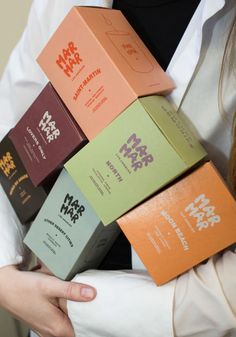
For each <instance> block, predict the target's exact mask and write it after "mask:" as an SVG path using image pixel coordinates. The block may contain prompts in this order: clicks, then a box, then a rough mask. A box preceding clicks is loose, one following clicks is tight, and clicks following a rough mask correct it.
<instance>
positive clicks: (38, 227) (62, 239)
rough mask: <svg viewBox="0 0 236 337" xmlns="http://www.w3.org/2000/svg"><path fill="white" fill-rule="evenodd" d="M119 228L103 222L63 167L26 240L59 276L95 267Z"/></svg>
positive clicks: (68, 277) (114, 224) (67, 275)
mask: <svg viewBox="0 0 236 337" xmlns="http://www.w3.org/2000/svg"><path fill="white" fill-rule="evenodd" d="M119 232H120V230H119V228H118V225H117V224H116V223H112V224H110V225H109V226H106V227H105V226H103V224H102V223H101V220H100V219H99V217H98V216H97V215H96V213H95V212H94V210H93V209H92V207H91V206H90V204H89V203H88V201H87V200H86V199H85V197H84V196H83V194H82V193H81V192H80V190H79V188H78V187H77V186H76V185H75V183H74V182H73V180H72V179H71V177H70V175H69V174H68V173H67V172H66V170H65V169H64V170H63V171H62V172H61V174H60V176H59V178H58V180H57V181H56V183H55V185H54V187H53V189H52V190H51V192H50V194H49V196H48V198H47V200H46V202H45V203H44V205H43V207H42V208H41V210H40V212H39V214H38V216H37V217H36V219H35V221H34V222H33V224H32V226H31V228H30V230H29V231H28V233H27V235H26V237H25V240H24V242H25V244H26V245H27V246H28V247H29V248H30V249H31V250H32V251H33V252H34V253H35V255H37V256H38V257H39V258H40V260H41V261H43V263H44V264H45V265H46V266H47V267H48V269H49V270H50V271H51V272H52V273H53V274H54V275H56V276H57V277H59V278H61V279H64V280H65V279H67V280H68V279H71V278H72V277H73V276H74V274H75V273H77V272H81V271H83V270H86V269H90V268H96V267H98V265H99V264H100V262H101V261H102V259H103V258H104V256H105V255H106V253H107V252H108V250H109V249H110V247H111V245H112V244H113V242H114V240H115V239H116V237H117V236H118V234H119Z"/></svg>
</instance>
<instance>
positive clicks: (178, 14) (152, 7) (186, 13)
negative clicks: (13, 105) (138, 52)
mask: <svg viewBox="0 0 236 337" xmlns="http://www.w3.org/2000/svg"><path fill="white" fill-rule="evenodd" d="M199 2H200V0H114V1H113V8H115V9H120V10H121V11H122V13H123V14H124V15H125V17H126V19H127V20H128V21H129V23H130V24H131V26H132V27H133V28H134V29H135V31H136V32H137V34H138V35H139V36H140V38H141V39H142V40H143V42H144V43H145V44H146V46H147V47H148V49H149V50H150V51H151V53H152V54H153V56H154V57H155V58H156V60H157V61H158V63H159V64H160V65H161V66H162V68H163V69H164V70H165V69H166V68H167V66H168V64H169V62H170V60H171V58H172V56H173V54H174V52H175V50H176V48H177V46H178V44H179V42H180V39H181V37H182V35H183V33H184V31H185V29H186V28H187V25H188V23H189V21H190V19H191V17H192V16H193V14H194V12H195V10H196V8H197V6H198V4H199ZM130 268H131V248H130V244H129V242H128V240H127V239H126V237H125V236H124V234H121V235H120V236H119V237H118V239H117V240H116V242H115V244H114V245H113V247H112V248H111V250H110V251H109V253H108V254H107V256H106V257H105V259H104V260H103V262H102V264H101V266H100V269H106V270H108V269H110V270H112V269H113V270H114V269H130Z"/></svg>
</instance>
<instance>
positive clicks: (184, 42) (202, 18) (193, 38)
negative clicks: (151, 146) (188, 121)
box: [167, 0, 226, 108]
mask: <svg viewBox="0 0 236 337" xmlns="http://www.w3.org/2000/svg"><path fill="white" fill-rule="evenodd" d="M225 2H226V1H225V0H214V1H212V0H202V1H201V2H200V4H199V6H198V8H197V10H196V11H195V13H194V15H193V17H192V19H191V21H190V23H189V25H188V27H187V29H186V31H185V33H184V35H183V37H182V39H181V41H180V43H179V45H178V47H177V49H176V51H175V53H174V55H173V57H172V60H171V62H170V64H169V66H168V68H167V73H168V74H169V75H170V76H171V77H172V78H173V80H174V81H175V84H176V89H175V90H174V91H173V92H172V93H171V95H169V99H170V100H171V101H172V103H174V105H175V106H176V107H177V108H178V107H179V105H180V104H181V101H182V99H183V96H184V93H185V91H186V89H187V86H188V83H189V82H190V80H191V77H192V75H193V72H194V70H195V68H196V65H197V62H198V60H199V56H200V51H201V44H202V33H203V26H204V24H205V23H206V21H207V20H208V19H210V18H211V17H212V16H213V15H215V14H216V13H217V12H219V11H220V10H221V9H222V8H223V7H224V5H225Z"/></svg>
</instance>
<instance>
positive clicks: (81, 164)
mask: <svg viewBox="0 0 236 337" xmlns="http://www.w3.org/2000/svg"><path fill="white" fill-rule="evenodd" d="M38 62H39V64H40V66H41V67H42V69H43V70H44V72H45V73H46V75H47V76H48V78H49V80H50V82H51V83H52V85H53V86H54V87H55V89H56V91H57V93H58V94H59V95H60V97H61V99H62V101H63V102H64V104H65V105H66V106H67V108H68V110H69V111H67V110H66V108H65V106H64V104H63V103H62V102H61V101H60V100H59V97H58V96H57V94H56V92H55V91H54V89H53V87H52V85H51V84H48V86H47V87H46V88H45V90H44V92H42V94H41V95H40V96H41V99H40V96H39V98H38V99H39V100H40V102H37V103H34V104H33V106H32V107H33V108H32V107H31V109H29V111H28V112H27V113H26V114H25V116H24V117H23V118H22V120H21V121H20V122H19V123H18V124H17V125H16V127H15V129H13V130H12V131H11V132H10V134H9V138H10V139H11V141H12V142H13V144H14V146H15V148H16V150H17V152H18V155H19V156H20V157H21V160H22V161H23V162H24V164H25V168H26V170H27V174H28V175H29V177H30V179H31V180H32V182H33V183H34V184H35V186H37V187H36V188H39V186H42V184H43V183H45V182H47V180H48V179H49V178H48V177H52V176H53V174H54V175H55V174H56V172H58V170H59V168H61V167H62V164H63V163H65V165H64V168H63V170H62V172H61V173H60V175H59V177H58V179H57V181H56V183H55V184H54V187H53V188H52V190H51V192H50V194H49V196H48V197H47V199H46V201H45V203H44V205H43V207H42V208H41V210H40V212H39V214H38V216H37V217H36V219H35V221H34V222H33V224H32V226H31V229H30V230H29V232H28V234H27V236H26V238H25V243H26V244H27V245H28V246H29V248H30V249H31V250H32V251H33V252H35V254H36V255H37V256H38V257H39V258H40V259H41V260H42V261H43V262H44V263H45V264H46V265H47V266H48V268H49V269H50V270H51V271H52V272H53V273H54V274H55V275H57V276H58V277H60V278H62V279H70V278H71V277H72V276H73V275H74V274H75V273H76V272H78V271H82V270H85V269H87V268H96V267H97V266H98V265H99V263H100V262H101V260H102V259H103V257H104V256H105V254H106V253H107V251H108V250H109V249H110V247H111V245H112V243H113V242H114V240H115V239H116V237H117V235H118V233H119V227H120V228H121V229H122V230H123V231H124V233H125V234H126V236H127V238H128V239H129V240H130V242H131V244H132V245H133V246H134V248H135V250H136V251H137V253H138V254H139V256H140V258H141V259H142V260H143V262H144V264H145V265H146V267H147V268H148V270H149V272H150V274H151V275H152V277H153V279H154V280H155V281H156V283H157V284H162V283H165V282H167V281H168V280H170V279H171V278H173V277H175V276H177V275H179V274H180V273H182V272H184V271H185V270H187V269H189V268H191V267H192V266H193V265H195V264H197V263H199V262H201V261H202V260H204V259H206V258H207V257H209V256H210V255H212V254H214V253H216V252H217V251H219V250H221V249H223V248H225V247H227V246H228V245H230V244H231V243H233V242H234V241H235V236H236V230H235V229H234V226H233V222H234V220H233V218H234V217H235V215H236V207H235V202H234V200H233V198H232V196H231V195H230V193H229V192H228V190H227V188H226V187H225V185H224V183H223V181H222V180H221V178H220V176H219V175H218V173H217V172H216V170H215V168H214V167H213V166H212V164H210V163H204V159H205V158H206V152H205V150H204V149H203V148H202V147H201V145H200V144H199V143H198V141H197V140H196V139H195V137H194V136H193V135H192V134H191V132H190V131H189V130H188V127H187V126H186V124H185V123H184V121H183V120H181V118H180V116H179V115H178V114H176V113H175V111H174V110H173V108H172V107H171V105H170V104H169V103H168V101H167V100H166V99H165V98H164V97H161V96H154V94H167V93H169V92H170V91H171V90H172V89H173V88H174V85H173V82H172V81H171V79H170V78H169V77H168V76H167V75H166V74H165V73H164V71H163V70H162V69H161V67H160V66H159V64H158V63H157V62H156V60H155V59H154V58H153V56H152V55H151V54H150V52H149V51H148V50H147V48H146V47H145V46H144V44H143V43H142V41H141V40H140V39H139V37H138V36H137V34H136V33H135V32H134V30H133V29H132V28H131V26H130V25H129V24H128V22H127V21H126V19H125V18H124V16H123V15H122V14H121V12H120V11H117V10H110V9H101V8H87V7H74V8H73V9H72V10H71V11H70V12H69V14H68V15H67V16H66V18H65V19H64V21H63V22H62V24H61V25H60V26H59V28H58V29H57V31H56V32H55V34H54V35H53V37H52V38H51V39H50V41H49V42H48V45H47V46H46V47H45V49H44V50H43V51H42V53H41V54H40V56H39V58H38ZM48 91H51V92H53V93H54V95H55V96H56V97H57V100H55V99H54V100H52V101H53V102H54V103H55V102H56V101H57V104H56V105H53V106H52V107H51V105H52V103H51V102H52V101H51V98H50V97H51V96H50V95H47V92H48ZM45 93H46V94H45ZM49 96H50V97H49ZM42 97H44V98H42ZM42 102H44V105H43V108H42V109H41V105H42ZM45 102H46V103H45ZM60 110H62V113H61V115H59V111H60ZM36 111H40V112H37V113H36ZM70 113H71V115H72V116H73V117H72V116H71V115H70ZM80 128H81V129H82V130H83V131H81V129H80ZM83 132H84V134H85V135H86V137H87V138H88V139H89V143H88V144H87V145H85V144H86V137H85V135H84V134H83ZM83 145H85V146H84V147H83ZM82 147H83V148H82ZM81 148H82V149H81ZM78 150H79V151H78ZM73 153H76V154H75V155H74V156H73V157H72V158H71V159H70V160H68V161H67V159H68V158H69V157H70V156H71V155H72V154H73ZM190 171H191V173H189V172H190ZM182 175H184V178H183V179H180V176H182ZM177 178H178V181H177V182H176V183H175V184H173V185H170V183H171V182H173V181H174V180H176V179H177ZM209 180H210V181H213V182H214V186H217V192H216V193H215V191H216V190H215V189H214V190H213V186H212V185H211V184H209ZM158 191H159V193H157V192H158ZM156 193H157V194H156ZM154 194H155V195H154ZM153 195H154V196H153ZM149 197H151V199H148V198H149ZM147 199H148V200H147ZM41 205H42V202H41ZM127 212H128V213H127ZM118 224H119V226H118ZM173 266H175V267H174V268H173Z"/></svg>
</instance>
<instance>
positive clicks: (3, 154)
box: [0, 136, 47, 224]
mask: <svg viewBox="0 0 236 337" xmlns="http://www.w3.org/2000/svg"><path fill="white" fill-rule="evenodd" d="M0 183H1V185H2V187H3V189H4V191H5V193H6V195H7V197H8V199H9V201H10V203H11V205H12V207H13V208H14V210H15V212H16V214H17V216H18V218H19V220H20V221H21V222H22V224H25V223H27V222H29V221H31V220H32V219H33V218H34V216H35V215H36V214H37V212H38V211H39V209H40V207H41V206H42V204H43V202H44V201H45V199H46V197H47V192H46V190H45V189H44V188H43V187H42V186H39V187H35V186H34V185H33V183H32V181H31V180H30V178H29V176H28V174H27V172H26V169H25V167H24V165H23V163H22V161H21V160H20V158H19V156H18V154H17V152H16V149H15V147H14V145H13V144H12V142H11V141H10V139H9V138H8V136H5V137H4V138H3V140H2V141H1V143H0Z"/></svg>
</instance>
